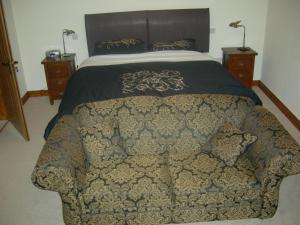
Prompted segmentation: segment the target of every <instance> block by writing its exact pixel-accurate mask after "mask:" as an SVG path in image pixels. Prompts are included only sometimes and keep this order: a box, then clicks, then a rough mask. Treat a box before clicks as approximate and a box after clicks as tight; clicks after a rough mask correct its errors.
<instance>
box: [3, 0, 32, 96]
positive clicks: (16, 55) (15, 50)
mask: <svg viewBox="0 0 300 225" xmlns="http://www.w3.org/2000/svg"><path fill="white" fill-rule="evenodd" d="M2 3H3V8H4V14H5V20H6V25H7V33H8V36H9V42H10V45H11V51H12V56H13V59H14V60H15V61H18V62H19V63H18V65H16V67H17V68H18V69H17V70H16V76H17V81H18V86H19V91H20V95H21V96H23V95H24V94H25V93H26V92H27V87H26V82H25V75H24V71H23V66H22V60H21V55H20V49H19V43H18V40H17V32H16V27H15V21H14V15H13V12H12V7H11V2H10V0H2Z"/></svg>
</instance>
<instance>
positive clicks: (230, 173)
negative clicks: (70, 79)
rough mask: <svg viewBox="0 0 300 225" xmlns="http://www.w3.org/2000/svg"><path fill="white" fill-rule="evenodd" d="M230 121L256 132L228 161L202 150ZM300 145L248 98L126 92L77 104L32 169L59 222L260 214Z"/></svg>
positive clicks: (295, 163)
mask: <svg viewBox="0 0 300 225" xmlns="http://www.w3.org/2000/svg"><path fill="white" fill-rule="evenodd" d="M225 123H230V124H232V125H233V126H235V127H237V128H239V129H241V130H245V131H247V132H249V133H251V134H253V135H256V136H257V137H258V139H257V141H256V142H255V143H254V144H253V145H252V146H251V147H250V148H249V149H248V150H247V151H246V152H245V153H244V154H242V155H241V156H240V157H239V158H238V160H237V162H236V163H235V164H234V165H233V166H227V165H225V163H224V162H223V161H221V160H220V159H218V158H216V157H214V156H213V155H212V154H211V153H210V152H205V151H203V149H202V147H203V146H204V145H205V143H206V142H207V141H208V140H209V139H210V138H211V137H212V136H213V135H214V134H215V133H216V132H217V130H218V129H219V127H220V126H222V125H223V124H225ZM299 172H300V148H299V146H298V145H297V144H296V142H295V141H294V140H293V139H292V138H291V136H290V135H289V134H288V133H287V132H286V131H285V130H284V128H283V127H282V126H281V125H280V124H279V123H278V121H277V120H276V118H275V117H274V116H273V115H272V114H270V113H269V112H268V111H266V110H265V109H264V108H262V107H256V106H254V104H253V102H252V101H251V100H250V99H248V98H246V97H237V96H226V95H206V94H202V95H176V96H171V97H164V98H161V97H150V96H148V97H145V96H139V97H128V98H123V99H114V100H108V101H102V102H94V103H87V104H82V105H80V106H78V107H77V108H76V109H75V110H74V112H73V115H71V116H64V117H63V118H61V119H60V121H59V122H58V123H57V125H56V126H55V128H54V129H53V131H52V132H51V134H50V136H49V137H48V140H47V142H46V144H45V146H44V148H43V150H42V152H41V154H40V157H39V160H38V162H37V164H36V167H35V169H34V171H33V174H32V181H33V183H34V184H35V185H36V186H37V187H39V188H42V189H45V190H52V191H57V192H59V194H60V196H61V198H62V202H63V212H64V213H63V215H64V221H65V223H66V224H67V225H86V224H88V225H102V224H103V225H107V224H115V225H125V224H126V225H133V224H134V225H143V224H147V225H148V224H153V225H157V224H168V223H188V222H198V221H208V220H223V219H239V218H249V217H260V218H267V217H270V216H272V215H274V213H275V211H276V207H277V204H278V193H279V185H280V183H281V180H282V179H283V177H284V176H287V175H289V174H295V173H299Z"/></svg>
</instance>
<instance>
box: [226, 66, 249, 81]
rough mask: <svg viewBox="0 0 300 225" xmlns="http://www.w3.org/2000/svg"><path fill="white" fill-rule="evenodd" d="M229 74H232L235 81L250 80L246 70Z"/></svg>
mask: <svg viewBox="0 0 300 225" xmlns="http://www.w3.org/2000/svg"><path fill="white" fill-rule="evenodd" d="M230 72H231V73H232V75H233V76H234V77H236V78H237V79H239V80H241V81H244V80H251V79H252V76H251V74H250V73H249V72H248V71H246V70H242V69H235V70H230Z"/></svg>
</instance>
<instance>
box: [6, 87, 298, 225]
mask: <svg viewBox="0 0 300 225" xmlns="http://www.w3.org/2000/svg"><path fill="white" fill-rule="evenodd" d="M256 91H257V93H258V94H259V95H260V96H261V99H262V100H263V102H264V104H265V106H266V107H267V108H269V109H270V110H271V111H272V112H273V113H275V114H276V116H277V117H278V118H279V119H280V120H281V122H282V123H283V124H284V125H285V127H286V128H287V129H288V130H289V131H290V132H291V134H292V135H293V136H294V137H295V138H296V139H297V141H298V142H299V143H300V133H299V132H298V131H297V130H296V129H295V128H294V127H293V125H291V124H290V123H289V122H288V121H287V120H286V118H285V117H284V116H283V115H282V114H281V113H280V112H279V111H278V109H277V108H276V107H275V106H274V105H273V104H272V103H271V102H270V101H269V100H268V99H267V98H266V97H265V96H264V95H263V94H262V93H261V92H260V91H259V90H258V89H256ZM57 106H58V102H55V104H54V105H53V106H51V105H50V104H49V101H48V98H47V97H36V98H30V99H29V101H28V102H27V103H26V104H25V115H26V119H27V123H28V128H29V132H30V137H31V141H30V142H25V141H24V140H23V139H22V138H21V137H20V135H19V134H18V133H17V132H16V131H15V129H14V128H13V127H12V126H11V124H8V125H7V127H6V128H5V129H4V130H3V132H2V133H0V178H1V179H0V225H63V224H64V223H63V219H62V210H61V202H60V198H59V196H58V194H57V193H54V192H49V191H42V190H39V189H37V188H35V187H34V186H33V185H32V184H31V181H30V174H31V172H32V169H33V167H34V164H35V162H36V159H37V157H38V155H39V152H40V150H41V148H42V146H43V144H44V140H43V138H42V134H43V131H44V128H45V126H46V124H47V122H48V121H49V119H50V118H51V117H52V116H53V115H54V114H55V112H56V110H57ZM299 187H300V175H296V176H292V177H288V178H286V179H285V180H284V182H283V183H282V185H281V189H280V202H279V209H278V211H277V213H276V215H275V216H274V217H273V218H272V219H268V220H259V219H247V220H239V221H219V222H207V223H197V225H225V224H226V225H258V224H259V225H298V224H300V207H299V202H300V188H299ZM107 225H109V224H107ZM193 225H196V224H193Z"/></svg>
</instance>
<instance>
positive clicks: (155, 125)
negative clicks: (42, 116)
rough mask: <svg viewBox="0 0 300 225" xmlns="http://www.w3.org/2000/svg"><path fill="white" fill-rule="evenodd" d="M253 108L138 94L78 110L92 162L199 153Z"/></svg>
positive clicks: (233, 99)
mask: <svg viewBox="0 0 300 225" xmlns="http://www.w3.org/2000/svg"><path fill="white" fill-rule="evenodd" d="M253 106H254V104H253V102H252V101H251V100H250V99H248V98H246V97H238V96H228V95H212V94H211V95H208V94H201V95H200V94H199V95H176V96H170V97H153V96H136V97H127V98H120V99H113V100H107V101H100V102H94V103H87V104H83V105H80V106H78V107H77V108H76V109H75V111H74V114H75V117H76V118H77V120H78V122H79V124H80V128H79V130H80V133H81V137H82V141H83V145H84V147H85V150H86V152H87V156H88V158H93V157H97V158H99V157H100V158H102V159H112V158H120V157H121V158H122V157H126V156H128V155H138V154H142V155H145V154H163V153H165V152H166V151H169V152H170V153H176V152H177V151H180V152H181V153H182V152H184V151H186V152H187V154H190V151H199V149H200V147H201V146H202V145H204V144H205V143H206V142H207V141H208V140H209V138H210V137H211V136H212V135H213V134H214V133H216V131H217V130H218V128H219V127H220V126H221V125H222V124H224V123H231V124H233V125H234V126H236V127H238V128H239V127H241V124H242V122H243V120H244V118H245V117H246V115H247V114H248V113H249V112H250V111H251V109H252V108H253Z"/></svg>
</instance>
